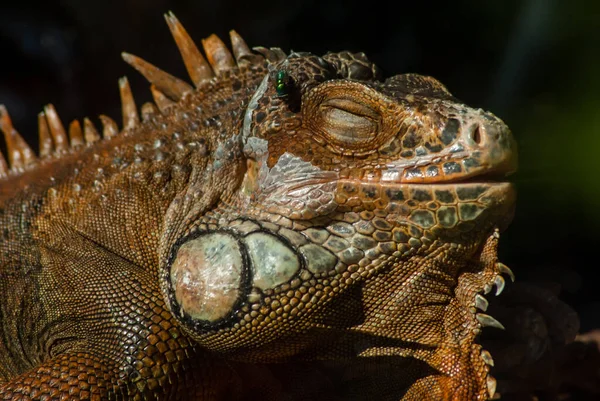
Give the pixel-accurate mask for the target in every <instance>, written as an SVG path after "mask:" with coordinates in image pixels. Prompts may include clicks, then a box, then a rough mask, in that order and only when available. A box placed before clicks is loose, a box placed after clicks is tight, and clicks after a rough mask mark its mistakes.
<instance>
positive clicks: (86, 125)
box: [83, 117, 100, 144]
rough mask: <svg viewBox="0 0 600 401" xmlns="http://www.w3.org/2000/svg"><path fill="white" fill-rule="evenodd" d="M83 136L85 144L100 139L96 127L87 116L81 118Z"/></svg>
mask: <svg viewBox="0 0 600 401" xmlns="http://www.w3.org/2000/svg"><path fill="white" fill-rule="evenodd" d="M83 137H84V138H85V142H86V143H87V144H90V143H94V142H96V141H98V140H100V134H99V133H98V130H97V129H96V127H94V123H92V122H91V121H90V119H89V118H87V117H86V118H84V119H83Z"/></svg>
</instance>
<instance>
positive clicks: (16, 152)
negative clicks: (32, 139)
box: [0, 105, 36, 169]
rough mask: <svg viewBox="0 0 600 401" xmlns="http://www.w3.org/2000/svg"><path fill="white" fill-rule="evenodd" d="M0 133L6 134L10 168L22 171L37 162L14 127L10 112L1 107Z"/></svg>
mask: <svg viewBox="0 0 600 401" xmlns="http://www.w3.org/2000/svg"><path fill="white" fill-rule="evenodd" d="M0 131H2V132H4V138H5V139H6V150H7V152H8V160H9V162H10V168H14V169H20V168H23V167H25V166H27V165H29V164H31V163H33V162H35V159H36V158H35V153H33V151H32V150H31V148H30V147H29V145H27V142H25V140H24V139H23V137H22V136H21V135H20V134H19V132H17V130H16V129H15V127H14V126H13V125H12V121H11V120H10V115H9V114H8V110H6V107H4V105H0Z"/></svg>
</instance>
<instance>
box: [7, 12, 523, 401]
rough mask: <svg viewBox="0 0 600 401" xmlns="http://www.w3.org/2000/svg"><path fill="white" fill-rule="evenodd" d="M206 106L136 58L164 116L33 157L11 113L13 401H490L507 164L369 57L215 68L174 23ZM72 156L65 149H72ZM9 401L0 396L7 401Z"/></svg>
mask: <svg viewBox="0 0 600 401" xmlns="http://www.w3.org/2000/svg"><path fill="white" fill-rule="evenodd" d="M167 21H168V23H169V26H170V28H171V30H172V32H173V34H174V36H175V39H176V41H177V44H178V46H179V47H180V50H181V52H182V55H183V58H184V61H185V63H186V67H187V68H188V71H189V72H190V76H191V78H192V81H193V82H194V84H195V86H196V87H197V89H193V88H192V87H191V86H190V85H189V84H187V83H184V82H183V81H180V80H178V79H176V78H174V77H172V76H170V75H168V74H166V73H164V72H162V71H160V70H158V69H156V68H155V67H153V66H151V65H149V64H147V63H146V62H144V61H142V60H140V59H137V58H135V57H134V56H131V55H124V57H125V59H126V60H127V61H128V62H130V64H132V65H133V66H134V67H136V68H137V69H138V70H140V71H141V72H142V73H143V74H144V75H145V76H146V77H147V78H148V79H149V80H150V82H151V83H152V84H153V87H152V90H153V94H154V97H155V101H156V105H157V106H158V108H157V107H156V106H154V105H148V104H147V105H144V107H142V116H141V118H140V117H138V113H137V109H136V107H135V104H134V102H133V98H132V96H131V93H130V90H129V86H128V84H127V81H126V80H121V81H120V88H121V96H122V101H123V117H124V122H123V125H124V127H123V129H122V130H121V132H118V131H119V130H118V129H117V128H116V125H115V124H114V122H112V121H111V120H110V119H108V118H107V117H103V118H102V121H103V125H104V130H103V135H104V138H103V139H99V136H98V134H97V133H96V131H95V129H94V128H93V126H92V125H91V123H90V122H89V121H87V120H86V121H85V123H84V129H83V130H82V129H81V128H79V126H78V124H74V125H72V126H71V128H70V130H69V134H70V135H69V138H68V139H67V135H66V134H65V130H64V129H63V128H62V125H61V124H60V120H59V119H58V117H57V116H56V114H55V112H54V109H53V108H52V107H47V108H46V109H45V112H44V113H42V114H41V115H40V154H41V155H40V156H41V157H40V159H39V160H38V159H36V158H35V156H34V155H33V152H31V151H30V150H29V148H27V146H26V145H25V144H24V142H23V141H22V140H21V139H20V137H19V136H18V134H17V133H16V131H14V129H13V127H12V125H11V123H10V120H9V118H8V114H7V113H6V111H5V110H0V119H1V122H2V126H1V128H2V130H3V131H4V132H5V135H6V137H7V142H8V150H9V161H10V168H8V166H7V164H6V163H4V168H3V174H4V175H5V176H4V177H3V178H2V182H1V183H0V207H1V209H0V210H1V211H2V214H1V216H0V227H2V229H3V231H2V242H1V243H0V249H1V252H2V253H1V256H0V257H1V259H0V262H1V264H0V323H1V324H0V327H1V328H0V395H1V396H2V397H3V398H4V399H50V398H56V399H143V400H146V399H161V400H162V399H185V400H238V399H239V400H244V399H248V400H249V399H261V400H269V399H273V400H279V399H282V400H283V399H285V400H288V399H303V400H304V399H318V400H326V399H332V400H334V399H340V400H345V399H381V400H400V399H406V400H412V399H418V400H423V399H425V400H428V399H431V400H438V399H450V400H465V399H487V398H488V397H490V396H492V395H493V394H494V392H495V380H494V379H493V378H492V377H491V376H490V375H489V364H491V363H492V359H491V356H490V355H489V353H488V352H487V351H485V350H483V349H482V347H481V346H480V345H478V344H477V342H476V339H477V335H478V334H479V332H480V330H481V328H482V325H492V326H498V327H499V326H500V324H499V323H498V322H497V321H496V320H494V319H493V318H492V317H490V316H488V315H486V314H485V313H484V311H485V309H486V306H487V302H486V301H485V298H483V297H482V295H483V294H484V293H488V292H489V291H490V290H491V289H492V287H493V286H494V285H496V287H497V290H498V292H500V291H501V290H502V287H503V285H504V280H503V279H502V276H501V273H509V272H510V271H509V270H508V269H507V268H506V267H505V266H504V265H502V264H500V263H498V261H497V256H496V246H497V240H498V230H502V229H504V228H505V227H506V225H507V224H508V222H509V221H510V218H511V214H512V209H513V204H514V191H513V189H512V186H511V185H510V184H508V183H506V182H500V181H496V180H497V179H503V177H504V176H505V175H507V174H508V173H510V172H512V171H514V170H515V167H516V151H515V144H514V141H513V139H512V137H511V134H510V131H509V130H508V128H507V127H506V126H505V125H504V123H502V121H500V120H499V119H498V118H497V117H495V116H493V115H492V114H490V113H487V112H483V111H481V110H475V109H472V108H469V107H468V106H465V105H464V104H461V103H460V102H458V101H457V100H456V99H455V98H453V97H452V96H451V95H450V93H449V92H448V91H447V90H446V89H445V88H444V87H443V86H442V85H441V84H440V83H439V82H437V81H435V80H434V79H432V78H429V77H422V76H417V75H412V74H405V75H397V76H395V77H392V78H388V79H386V80H380V78H379V75H378V72H377V68H376V67H375V66H374V65H373V64H372V63H370V62H369V61H368V60H367V59H366V58H365V57H364V55H362V54H351V53H348V52H342V53H331V54H328V55H326V56H323V57H317V56H314V55H311V54H308V53H301V54H298V53H293V54H291V55H289V56H285V55H284V54H283V53H282V52H281V51H280V50H279V49H271V50H268V49H258V51H259V52H260V53H261V54H260V55H259V54H255V53H251V52H250V51H249V50H248V48H247V47H246V45H245V43H243V41H242V40H241V38H239V37H238V36H237V35H236V34H235V33H233V34H232V43H233V50H234V52H233V53H234V56H235V58H234V57H233V56H232V55H231V54H230V53H229V51H228V50H227V49H226V47H225V46H224V45H223V43H222V42H221V41H220V40H218V39H217V38H216V37H214V36H211V37H210V38H208V39H207V40H205V41H203V46H204V49H205V53H206V56H207V59H208V62H206V61H205V60H204V58H203V57H202V56H201V55H200V52H199V51H198V50H197V49H196V47H195V46H194V45H193V42H191V40H190V39H189V37H188V36H187V34H186V33H185V31H184V30H183V28H182V27H181V25H179V23H178V22H177V20H176V19H175V18H174V17H173V16H172V15H170V16H168V17H167ZM69 141H70V143H69ZM2 397H0V398H2Z"/></svg>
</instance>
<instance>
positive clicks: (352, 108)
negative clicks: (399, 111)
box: [320, 98, 381, 122]
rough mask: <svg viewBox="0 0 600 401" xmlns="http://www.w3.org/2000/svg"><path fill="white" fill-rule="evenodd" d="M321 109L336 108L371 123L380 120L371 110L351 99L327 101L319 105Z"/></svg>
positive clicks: (375, 112) (374, 111) (379, 116)
mask: <svg viewBox="0 0 600 401" xmlns="http://www.w3.org/2000/svg"><path fill="white" fill-rule="evenodd" d="M320 108H321V109H324V108H336V109H340V110H342V111H345V112H347V113H351V114H354V115H356V116H359V117H364V118H368V119H369V120H371V121H373V122H377V121H379V120H380V119H381V115H380V114H379V113H378V112H377V111H376V110H374V109H373V108H371V107H369V106H367V105H364V104H362V103H359V102H356V101H354V100H353V99H344V98H334V99H327V100H325V101H324V102H323V103H321V105H320Z"/></svg>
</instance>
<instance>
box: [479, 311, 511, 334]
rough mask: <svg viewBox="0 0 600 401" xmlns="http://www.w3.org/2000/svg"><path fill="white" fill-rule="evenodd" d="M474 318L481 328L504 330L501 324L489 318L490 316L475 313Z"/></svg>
mask: <svg viewBox="0 0 600 401" xmlns="http://www.w3.org/2000/svg"><path fill="white" fill-rule="evenodd" d="M475 318H477V320H478V321H479V323H481V325H482V326H485V327H495V328H497V329H500V330H505V328H504V326H503V325H502V323H500V322H499V321H497V320H496V319H494V318H493V317H491V316H490V315H486V314H485V313H477V314H476V315H475Z"/></svg>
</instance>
